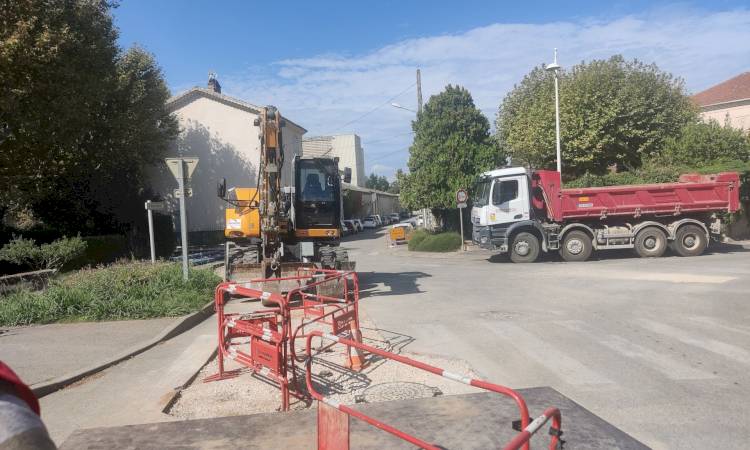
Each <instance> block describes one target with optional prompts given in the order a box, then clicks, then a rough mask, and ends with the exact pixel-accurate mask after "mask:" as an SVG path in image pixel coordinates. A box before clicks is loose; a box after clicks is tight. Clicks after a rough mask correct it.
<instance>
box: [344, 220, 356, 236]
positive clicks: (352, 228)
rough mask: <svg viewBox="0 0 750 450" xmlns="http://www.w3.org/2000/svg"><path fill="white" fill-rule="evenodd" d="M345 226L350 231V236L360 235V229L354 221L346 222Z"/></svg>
mask: <svg viewBox="0 0 750 450" xmlns="http://www.w3.org/2000/svg"><path fill="white" fill-rule="evenodd" d="M344 225H346V227H347V228H348V229H349V233H350V234H357V233H359V228H357V225H356V224H355V223H354V221H353V220H345V221H344Z"/></svg>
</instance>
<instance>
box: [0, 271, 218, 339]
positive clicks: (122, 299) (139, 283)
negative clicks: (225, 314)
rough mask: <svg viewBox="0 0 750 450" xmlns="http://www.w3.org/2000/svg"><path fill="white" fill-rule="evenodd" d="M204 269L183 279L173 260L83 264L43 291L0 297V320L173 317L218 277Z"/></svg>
mask: <svg viewBox="0 0 750 450" xmlns="http://www.w3.org/2000/svg"><path fill="white" fill-rule="evenodd" d="M220 281H221V280H220V279H219V277H218V276H216V275H215V274H214V273H213V272H212V271H211V270H209V269H191V271H190V279H189V281H188V282H187V283H183V281H182V268H181V266H180V265H179V264H174V263H157V264H155V265H152V264H151V263H147V262H128V263H117V264H112V265H110V266H106V267H99V268H95V269H83V270H80V271H78V272H74V273H71V274H68V275H65V276H62V277H60V278H56V279H54V280H52V281H51V282H50V285H49V287H48V288H47V289H45V290H44V291H38V292H32V291H29V290H20V291H16V292H12V293H10V294H8V295H5V296H3V297H0V325H2V326H17V325H30V324H34V323H51V322H77V321H98V320H126V319H149V318H154V317H173V316H180V315H184V314H189V313H191V312H194V311H197V310H198V309H200V308H201V307H202V306H203V305H205V304H206V303H207V302H208V301H210V300H211V299H212V297H213V291H214V289H215V288H216V285H217V284H218V283H219V282H220Z"/></svg>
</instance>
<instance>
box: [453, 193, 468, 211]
mask: <svg viewBox="0 0 750 450" xmlns="http://www.w3.org/2000/svg"><path fill="white" fill-rule="evenodd" d="M468 200H469V193H468V192H466V189H459V190H458V191H456V203H458V204H459V205H460V204H461V203H463V204H464V206H459V208H466V202H467V201H468Z"/></svg>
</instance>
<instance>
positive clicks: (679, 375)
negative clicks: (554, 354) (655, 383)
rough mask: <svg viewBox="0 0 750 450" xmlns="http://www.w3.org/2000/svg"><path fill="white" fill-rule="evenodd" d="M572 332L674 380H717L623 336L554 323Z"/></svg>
mask: <svg viewBox="0 0 750 450" xmlns="http://www.w3.org/2000/svg"><path fill="white" fill-rule="evenodd" d="M554 323H555V324H557V325H561V326H563V327H565V328H568V329H570V330H573V331H576V332H579V333H582V334H585V335H587V337H588V339H590V340H592V341H594V342H597V343H599V344H602V345H604V346H605V347H608V348H609V349H611V350H614V351H615V352H617V353H620V354H622V355H624V356H627V357H628V358H633V359H639V360H642V361H644V362H646V363H648V365H649V366H650V367H652V368H654V369H656V370H657V371H659V372H661V373H663V374H664V375H666V376H667V378H669V379H672V380H706V379H710V378H716V376H715V375H713V374H712V373H709V372H706V371H703V370H700V369H696V368H694V367H692V366H690V365H689V364H686V363H684V362H681V361H678V360H675V359H673V358H671V357H670V356H669V355H668V354H665V353H659V352H657V351H654V350H652V349H650V348H647V347H644V346H642V345H638V344H636V343H634V342H632V341H630V340H628V339H625V338H623V337H622V336H617V335H614V334H607V333H603V332H602V331H601V330H597V329H594V327H591V326H589V325H588V324H586V323H585V322H583V321H580V320H561V321H556V322H554Z"/></svg>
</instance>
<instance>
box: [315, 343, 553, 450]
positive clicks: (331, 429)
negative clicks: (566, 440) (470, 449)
mask: <svg viewBox="0 0 750 450" xmlns="http://www.w3.org/2000/svg"><path fill="white" fill-rule="evenodd" d="M315 336H318V337H320V338H322V339H324V340H329V341H331V342H332V343H334V344H336V343H339V344H343V345H346V346H350V347H355V348H359V349H360V350H362V351H365V352H368V353H372V354H375V355H378V356H381V357H383V358H387V359H391V360H394V361H397V362H400V363H402V364H406V365H408V366H411V367H415V368H417V369H421V370H424V371H427V372H430V373H433V374H435V375H439V376H442V377H444V378H448V379H450V380H453V381H458V382H460V383H464V384H468V385H470V386H474V387H478V388H480V389H485V390H488V391H492V392H496V393H498V394H502V395H505V396H507V397H510V398H511V399H513V401H514V402H515V403H516V405H517V406H518V410H519V413H520V416H521V427H522V431H521V433H520V434H519V435H517V436H516V437H515V438H514V439H513V440H512V441H511V442H510V443H508V444H507V445H506V446H505V447H504V448H505V449H506V450H510V449H517V448H520V447H523V448H524V449H525V450H528V449H529V439H531V436H532V435H533V434H534V433H536V432H537V431H538V430H539V429H540V428H541V427H542V425H544V424H545V423H546V422H547V421H548V420H549V418H550V417H552V419H553V429H552V430H551V433H550V434H551V435H552V438H551V440H550V444H549V448H550V450H553V449H556V448H557V445H558V443H559V442H560V436H561V435H562V431H561V417H560V412H559V411H558V410H557V409H556V408H549V409H548V410H546V411H545V412H544V415H542V416H541V417H539V418H537V419H535V420H534V422H531V423H529V410H528V407H527V406H526V401H525V400H524V399H523V397H521V395H520V394H518V393H517V392H516V391H514V390H513V389H510V388H508V387H505V386H500V385H497V384H494V383H489V382H487V381H483V380H476V379H472V378H468V377H463V376H461V375H458V374H454V373H451V372H448V371H446V370H444V369H441V368H439V367H435V366H431V365H429V364H425V363H422V362H419V361H415V360H413V359H410V358H407V357H405V356H401V355H396V354H394V353H391V352H387V351H384V350H381V349H378V348H375V347H372V346H370V345H366V344H363V343H361V342H355V341H353V340H350V339H345V338H342V337H340V336H336V335H332V334H327V333H323V332H320V331H317V330H316V331H313V332H311V333H309V334H308V335H307V340H306V346H305V353H306V356H307V358H306V359H307V360H306V363H305V382H306V384H307V389H308V391H309V392H310V395H312V397H313V398H314V399H315V400H317V401H318V402H319V404H318V405H319V406H318V449H337V450H348V448H349V436H348V430H349V425H348V418H347V419H344V418H343V416H342V415H341V414H336V412H334V411H340V412H341V413H344V414H345V415H346V416H353V417H356V418H357V419H359V420H362V421H364V422H366V423H368V424H370V425H372V426H374V427H376V428H379V429H381V430H383V431H386V432H388V433H390V434H392V435H394V436H396V437H398V438H399V439H402V440H404V441H407V442H409V443H411V444H414V445H417V446H419V447H420V448H424V449H429V450H439V449H440V448H441V447H439V446H437V445H436V444H431V443H429V442H426V441H423V440H422V439H419V438H417V437H415V436H411V435H409V434H407V433H405V432H403V431H401V430H399V429H397V428H394V427H392V426H390V425H388V424H385V423H383V422H380V421H379V420H377V419H374V418H372V417H369V416H367V415H365V414H363V413H362V412H360V411H357V410H355V409H353V408H350V407H349V406H346V405H342V404H341V403H339V402H337V401H335V400H331V399H326V398H324V397H323V396H322V395H321V394H320V393H319V392H317V391H316V390H315V388H314V387H313V384H312V352H311V344H312V339H313V337H315ZM321 403H322V404H325V405H326V406H328V407H330V408H325V407H322V406H321V405H320V404H321ZM345 420H346V422H345ZM343 429H345V433H344V432H343V431H342V430H343Z"/></svg>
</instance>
